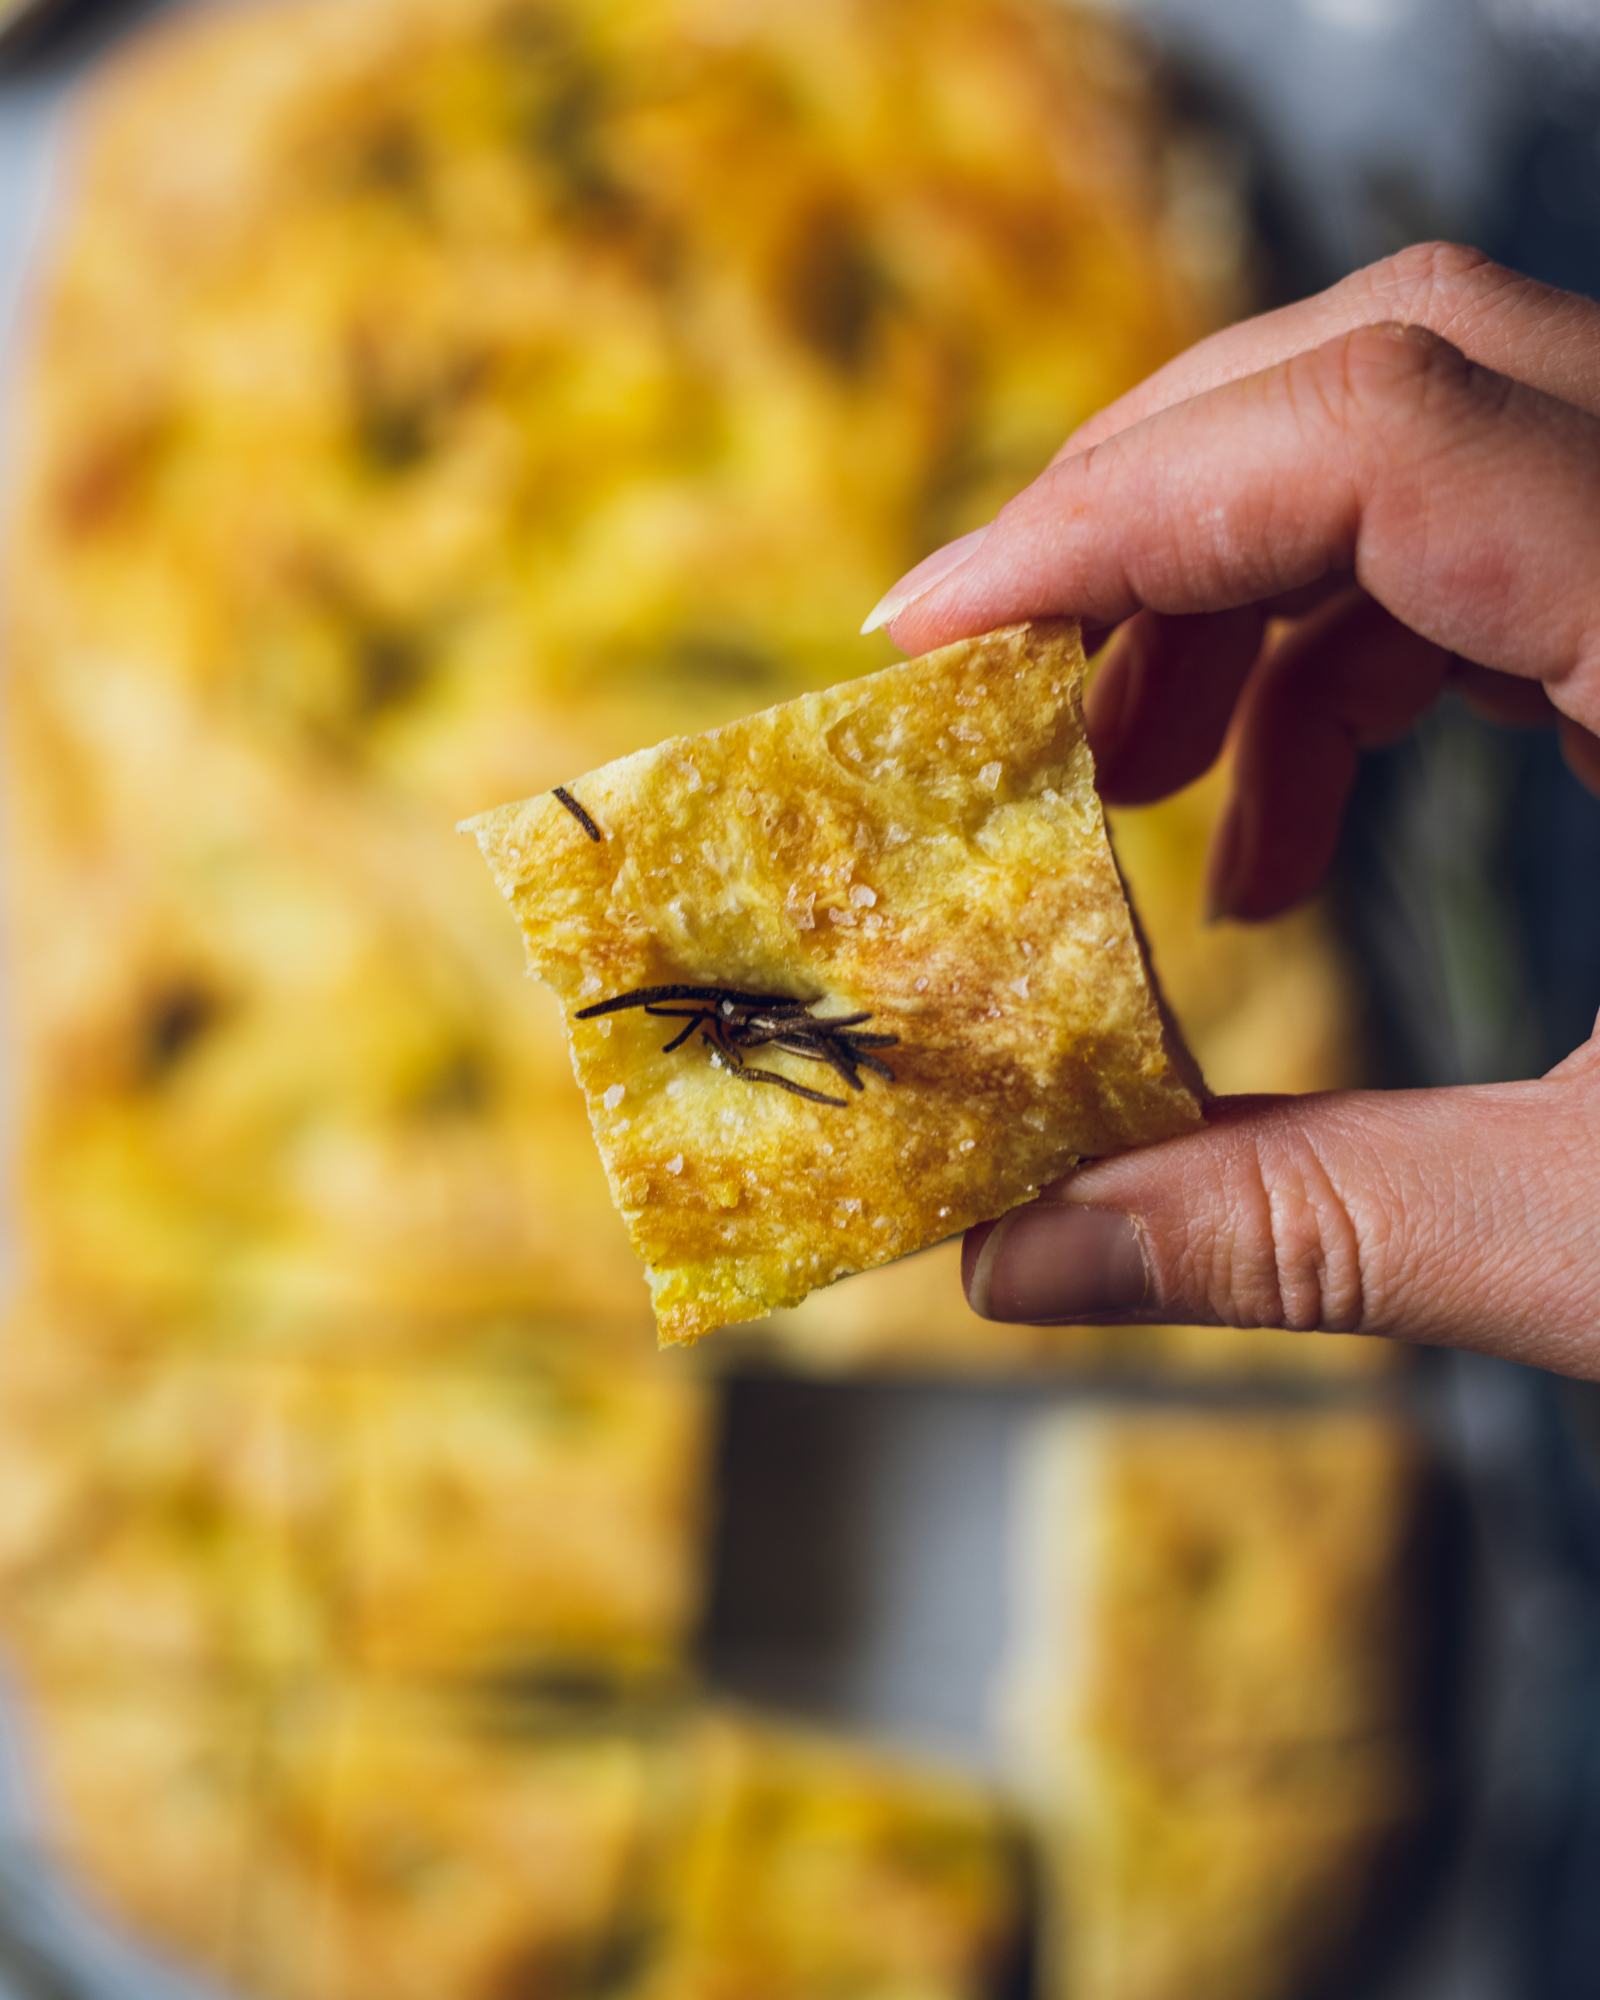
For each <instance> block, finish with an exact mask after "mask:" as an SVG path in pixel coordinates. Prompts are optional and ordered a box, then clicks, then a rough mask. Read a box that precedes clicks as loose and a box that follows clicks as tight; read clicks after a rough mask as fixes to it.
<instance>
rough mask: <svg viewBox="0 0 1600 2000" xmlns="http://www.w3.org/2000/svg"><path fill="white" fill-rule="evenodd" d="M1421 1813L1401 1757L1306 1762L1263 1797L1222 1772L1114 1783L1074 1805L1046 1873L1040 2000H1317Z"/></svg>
mask: <svg viewBox="0 0 1600 2000" xmlns="http://www.w3.org/2000/svg"><path fill="white" fill-rule="evenodd" d="M1424 1797H1425V1790H1424V1785H1423V1781H1422V1777H1421V1774H1420V1772H1419V1770H1418V1767H1417V1764H1416V1761H1415V1759H1414V1757H1413V1756H1412V1755H1411V1753H1410V1752H1409V1751H1408V1749H1407V1747H1406V1746H1405V1745H1404V1744H1385V1743H1377V1744H1363V1745H1359V1746H1355V1747H1348V1748H1347V1747H1341V1748H1339V1749H1338V1750H1336V1751H1333V1752H1327V1751H1324V1752H1322V1753H1317V1752H1312V1753H1310V1754H1308V1755H1306V1756H1303V1757H1300V1758H1298V1759H1295V1760H1293V1762H1292V1763H1289V1764H1287V1765H1286V1766H1285V1767H1284V1768H1283V1769H1282V1770H1281V1772H1280V1773H1279V1776H1278V1780H1277V1782H1275V1783H1273V1784H1271V1785H1262V1784H1260V1783H1259V1782H1246V1783H1244V1784H1242V1785H1241V1784H1240V1783H1239V1782H1238V1778H1237V1774H1236V1773H1232V1772H1229V1771H1227V1770H1222V1771H1217V1772H1213V1773H1210V1774H1208V1775H1207V1776H1206V1777H1205V1778H1203V1779H1201V1780H1198V1781H1191V1782H1187V1783H1183V1782H1180V1783H1176V1784H1175V1783H1174V1782H1173V1781H1172V1780H1171V1778H1170V1777H1167V1776H1165V1775H1159V1776H1158V1775H1156V1774H1153V1773H1151V1772H1148V1771H1141V1772H1122V1773H1119V1774H1118V1776H1117V1778H1116V1780H1115V1781H1114V1782H1108V1783H1107V1784H1106V1786H1105V1788H1104V1789H1103V1790H1101V1791H1098V1792H1096V1793H1095V1794H1093V1795H1092V1797H1091V1798H1085V1799H1082V1800H1080V1801H1079V1802H1078V1808H1077V1811H1076V1812H1075V1813H1074V1814H1073V1816H1072V1818H1071V1823H1070V1828H1069V1830H1068V1831H1067V1832H1066V1833H1065V1834H1064V1836H1063V1837H1062V1838H1060V1839H1059V1840H1058V1842H1057V1843H1056V1844H1055V1846H1054V1848H1053V1851H1052V1852H1051V1854H1050V1856H1049V1859H1048V1861H1047V1863H1046V1870H1045V1890H1046V1897H1047V1900H1048V1901H1049V1902H1050V1903H1051V1904H1053V1905H1054V1909H1055V1921H1054V1924H1053V1926H1052V1928H1051V1929H1050V1930H1048V1931H1047V1933H1046V1937H1045V1941H1044V1952H1043V1958H1044V1964H1045V1970H1046V1979H1045V1983H1044V1986H1043V1989H1042V1990H1043V1991H1045V1992H1047V1993H1049V1994H1052V1995H1059V1996H1062V2000H1075V1996H1077V1995H1080V1994H1091V1995H1093V1996H1094V2000H1174V1996H1175V1995H1182V1996H1183V2000H1284V1996H1285V1995H1286V1994H1298V1993H1300V1992H1301V1991H1303V1990H1306V1989H1307V1988H1308V1986H1309V1987H1311V1988H1313V1989H1314V1990H1316V1991H1319V1992H1320V1991H1322V1990H1324V1983H1325V1982H1326V1981H1328V1980H1329V1977H1330V1974H1331V1975H1334V1976H1335V1977H1337V1975H1338V1974H1340V1973H1342V1972H1346V1971H1352V1972H1353V1971H1356V1970H1357V1969H1358V1968H1359V1961H1360V1958H1361V1952H1362V1948H1363V1946H1364V1945H1365V1944H1367V1943H1368V1941H1369V1935H1370V1927H1371V1920H1372V1919H1373V1918H1374V1917H1375V1916H1376V1915H1377V1913H1378V1911H1379V1909H1380V1907H1381V1904H1382V1901H1383V1897H1384V1894H1385V1891H1386V1890H1387V1889H1388V1888H1390V1887H1391V1886H1392V1884H1393V1882H1394V1880H1395V1879H1397V1878H1399V1879H1403V1863H1404V1860H1405V1855H1406V1851H1407V1848H1408V1846H1409V1845H1410V1843H1411V1841H1412V1839H1413V1837H1414V1836H1415V1834H1416V1831H1417V1829H1418V1825H1419V1823H1420V1818H1421V1810H1422V1802H1423V1799H1424ZM1329 1990H1332V1989H1331V1988H1329ZM1338 1990H1340V1991H1358V1990H1361V1988H1360V1981H1359V1980H1356V1981H1354V1982H1352V1984H1350V1985H1348V1986H1341V1987H1340V1988H1339V1989H1338Z"/></svg>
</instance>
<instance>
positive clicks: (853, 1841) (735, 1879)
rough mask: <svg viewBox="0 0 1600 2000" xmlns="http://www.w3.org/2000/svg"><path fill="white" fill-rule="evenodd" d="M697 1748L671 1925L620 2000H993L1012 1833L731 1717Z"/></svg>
mask: <svg viewBox="0 0 1600 2000" xmlns="http://www.w3.org/2000/svg"><path fill="white" fill-rule="evenodd" d="M692 1744H693V1780H694V1782H693V1811H692V1816H691V1819H690V1821H689V1825H688V1828H687V1830H686V1833H685V1836H684V1837H683V1838H682V1839H681V1840H680V1841H679V1843H678V1844H677V1851H676V1853H675V1854H674V1857H673V1861H672V1867H671V1872H670V1877H669V1881H668V1885H667V1898H666V1900H667V1905H668V1910H669V1921H668V1922H667V1924H666V1925H665V1927H664V1939H663V1945H662V1949H661V1950H660V1952H659V1953H658V1954H657V1956H656V1958H655V1960H654V1962H653V1963H652V1964H651V1966H650V1967H649V1969H648V1971H647V1973H646V1975H645V1976H644V1977H643V1978H642V1979H641V1980H639V1982H638V1983H637V1985H630V1986H629V1987H628V1988H627V1994H628V2000H744V1996H748V1995H760V1996H761V2000H818V1996H821V1995H829V1994H845V1993H858V1994H866V1993H874V1994H876V1993H886V1994H887V1993H895V1994H899V1993H905V1994H908V1995H909V1994H917V1995H926V1996H927V1997H928V2000H980V1996H984V1995H988V1994H992V1993H994V1992H995V1991H996V1990H997V1988H998V1986H999V1984H1000V1980H1001V1976H1002V1974H1003V1973H1004V1971H1005V1970H1006V1968H1007V1963H1008V1954H1009V1953H1010V1952H1011V1951H1012V1949H1013V1947H1014V1944H1015V1936H1016V1929H1017V1923H1018V1917H1019V1914H1020V1911H1019V1904H1020V1888H1021V1884H1020V1881H1019V1870H1018V1865H1017V1863H1018V1855H1017V1852H1016V1829H1015V1827H1014V1826H1013V1824H1012V1823H1011V1821H1010V1818H1009V1816H1008V1815H1007V1814H1006V1813H1005V1812H1004V1811H1003V1810H1002V1809H1001V1807H1000V1806H999V1805H998V1803H997V1801H996V1800H995V1799H994V1797H993V1796H991V1795H990V1794H989V1793H988V1792H987V1791H986V1790H985V1789H984V1788H983V1787H981V1786H979V1785H977V1784H975V1783H973V1782H972V1781H971V1780H969V1779H965V1778H962V1777H958V1776H955V1775H952V1774H950V1773H945V1772H941V1771H939V1770H937V1769H928V1768H925V1767H922V1766H919V1765H915V1764H911V1763H909V1762H907V1761H905V1760H901V1759H896V1758H893V1757H890V1756H885V1755H883V1754H880V1753H874V1752H871V1751H868V1750H866V1749H864V1748H862V1747H861V1746H859V1745H856V1744H852V1743H849V1742H846V1741H843V1740H841V1739H838V1738H833V1737H828V1736H825V1735H823V1734H821V1733H820V1732H819V1731H816V1730H803V1729H798V1728H793V1727H785V1726H782V1725H779V1724H774V1723H771V1722H768V1721H765V1720H762V1719H761V1718H758V1717H755V1716H751V1715H745V1714H741V1713H739V1712H737V1711H735V1710H729V1709H717V1710H710V1711H707V1712H706V1713H704V1714H703V1715H702V1716H701V1717H700V1718H698V1720H697V1722H696V1725H695V1728H694V1731H693V1737H692ZM864 1916H866V1917H868V1919H869V1920H867V1921H863V1917H864Z"/></svg>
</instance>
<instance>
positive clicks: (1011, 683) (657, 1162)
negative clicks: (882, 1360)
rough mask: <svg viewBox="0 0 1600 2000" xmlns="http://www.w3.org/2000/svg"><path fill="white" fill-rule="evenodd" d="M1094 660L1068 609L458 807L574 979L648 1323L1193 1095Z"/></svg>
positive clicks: (1016, 1174)
mask: <svg viewBox="0 0 1600 2000" xmlns="http://www.w3.org/2000/svg"><path fill="white" fill-rule="evenodd" d="M1083 674H1084V660H1083V651H1082V648H1081V646H1080V644H1079V639H1078V632H1077V628H1076V627H1075V626H1072V625H1066V624H1055V625H1032V626H1029V625H1022V626H1015V627H1012V628H1009V629H1007V630H1005V631H1001V632H992V633H990V634H988V635H987V636H986V637H984V638H981V639H974V640H969V641H965V642H963V643H961V644H959V645H955V646H949V647H946V648H944V649H943V650H942V651H940V652H937V653H931V654H928V655H926V656H925V657H924V658H922V659H919V660H913V661H908V662H906V663H904V664H902V665H899V666H894V667H890V668H887V669H886V670H884V671H883V672H881V673H877V674H871V675H868V676H866V677H864V678H863V679H861V680H857V681H851V682H848V683H845V684H844V685H842V686H840V687H836V688H832V689H829V690H828V691H826V692H824V693H820V694H814V695H806V696H804V697H802V698H801V699H800V700H798V701H792V702H788V703H785V704H783V705H782V706H780V707H777V708H771V709H767V710H765V711H763V712H762V713H761V714H759V715H753V716H748V717H746V718H744V719H743V720H741V721H739V722H735V723H730V724H728V725H727V726H726V727H724V728H721V729H715V730H712V731H710V732H709V733H708V734H706V735H704V736H698V737H693V738H677V739H674V740H672V741H670V742H667V743H663V744H661V745H659V746H658V747H657V748H656V749H654V750H646V751H641V752H639V753H637V754H636V755H634V756H631V757H624V758H621V759H619V761H618V762H616V763H614V764H608V765H606V766H605V767H604V768H602V769H601V770H598V771H595V772H592V773H591V774H590V775H589V776H588V777H587V778H584V779H581V780H575V781H574V785H573V788H572V790H571V791H570V792H568V791H559V792H557V793H551V794H545V795H542V796H540V797H538V798H534V799H529V800H525V801H524V802H522V803H521V804H518V805H508V806H502V807H500V808H498V809H497V810H495V811H492V812H488V813H485V814H483V815H481V816H480V817H479V818H477V819H475V820H472V821H470V822H468V830H470V831H471V832H473V833H474V834H475V835H476V836H477V839H478V842H479V844H480V846H481V847H482V849H483V853H484V856H485V858H486V860H487V861H488V863H489V866H490V868H491V870H492V871H493V874H494V876H495V879H496V881H497V882H498V883H499V885H500V888H501V890H502V892H503V893H504V894H505V896H506V897H507V899H508V900H509V901H510V903H511V905H512V907H513V908H514V909H515V911H516V913H517V917H518V919H519V921H520V922H521V925H522V929H523V935H524V937H525V939H526V941H527V947H528V955H529V959H530V962H531V965H532V968H533V970H534V972H535V973H537V974H538V976H539V977H540V978H541V979H543V980H545V981H546V983H547V984H549V985H550V986H551V987H553V988H554V990H555V992H556V994H557V995H558V997H559V998H560V1000H561V1001H562V1004H563V1005H564V1007H565V1008H566V1009H567V1013H568V1026H569V1031H570V1034H571V1037H572V1051H573V1062H574V1067H575V1069H576V1071H577V1074H578V1079H579V1081H580V1082H581V1084H582V1085H583V1088H584V1090H585V1092H586V1094H587V1097H588V1103H589V1111H590V1116H591V1119H592V1122H593V1125H594V1131H595V1137H596V1140H597V1141H598V1143H599V1147H600V1152H601V1156H602V1158H603V1160H604V1162H605V1167H606V1172H607V1175H608V1177H609V1179H610V1183H611V1190H612V1194H613V1196H614V1198H615V1200H616V1202H617V1205H618V1207H619V1208H620V1210H621V1211H622V1214H623V1217H624V1219H625V1220H626V1222H627V1224H628V1228H629V1231H630V1233H631V1235H632V1239H633V1243H634V1247H635V1249H636V1250H637V1251H638V1252H639V1254H640V1256H641V1257H642V1258H643V1260H644V1263H645V1265H646V1269H647V1273H648V1276H649V1280H650V1286H651V1290H652V1293H653V1295H654V1301H655V1310H656V1320H657V1324H658V1326H659V1328H660V1330H661V1334H662V1336H663V1338H664V1339H666V1340H669V1341H676V1340H685V1341H686V1340H693V1339H695V1338H697V1337H698V1336H699V1335H700V1334H702V1333H705V1332H707V1331H709V1330H710V1329H711V1328H713V1327H717V1326H720V1325H724V1324H726V1323H727V1322H729V1321H733V1320H741V1319H753V1318H758V1317H760V1316H761V1315H762V1314H764V1313H767V1312H769V1311H771V1310H772V1309H773V1308H774V1307H777V1306H787V1305H793V1304H795V1303H796V1302H797V1301H798V1300H800V1299H802V1298H804V1297H805V1296H806V1294H807V1293H808V1292H810V1291H813V1290H814V1289H816V1288H817V1287H818V1286H821V1285H826V1284H830V1283H831V1282H832V1281H833V1280H834V1279H836V1278H842V1277H844V1276H846V1275H847V1274H848V1273H850V1272H852V1271H861V1270H866V1269H868V1268H870V1267H872V1266H874V1265H878V1264H885V1263H888V1262H889V1261H890V1260H891V1259H893V1258H896V1257H901V1256H904V1255H905V1254H906V1253H907V1252H909V1251H912V1250H916V1249H919V1248H921V1247H922V1246H923V1245H924V1244H927V1243H931V1242H934V1241H937V1240H938V1239H939V1238H941V1237H945V1236H950V1235H952V1234H954V1233H955V1232H956V1231H957V1230H960V1229H963V1228H965V1227H966V1226H967V1225H968V1224H970V1223H974V1222H979V1221H982V1220H983V1219H985V1218H986V1217H989V1216H993V1215H998V1214H999V1213H1001V1212H1002V1211H1003V1210H1005V1209H1008V1208H1011V1207H1013V1206H1015V1205H1016V1204H1017V1203H1018V1202H1021V1201H1025V1200H1027V1199H1028V1198H1029V1197H1030V1196H1031V1195H1033V1194H1034V1193H1035V1192H1036V1191H1037V1189H1038V1188H1039V1187H1040V1186H1041V1185H1042V1184H1043V1183H1044V1182H1046V1181H1047V1180H1049V1179H1050V1178H1051V1177H1052V1176H1054V1175H1057V1174H1060V1173H1061V1172H1063V1171H1064V1170H1065V1169H1067V1168H1068V1167H1070V1166H1071V1165H1072V1164H1073V1163H1074V1162H1075V1161H1076V1160H1078V1159H1081V1158H1083V1157H1085V1156H1089V1155H1094V1154H1100V1153H1108V1152H1114V1151H1116V1150H1117V1149H1119V1148H1121V1147H1125V1146H1130V1145H1136V1144H1139V1143H1140V1142H1142V1141H1146V1140H1151V1139H1158V1138H1163V1137H1166V1136H1168V1135H1170V1134H1173V1133H1177V1132H1183V1131H1186V1130H1188V1129H1189V1128H1191V1127H1192V1126H1194V1125H1196V1124H1198V1123H1199V1121H1200V1115H1201V1114H1200V1107H1199V1103H1198V1100H1197V1096H1196V1088H1195V1081H1196V1080H1195V1079H1194V1077H1193V1073H1192V1068H1191V1066H1190V1065H1189V1063H1188V1061H1187V1058H1186V1057H1185V1056H1184V1055H1183V1053H1182V1051H1181V1049H1179V1048H1178V1047H1177V1046H1176V1045H1175V1042H1174V1040H1173V1038H1172V1037H1171V1036H1170V1035H1169V1033H1168V1031H1167V1027H1166V1024H1165V1022H1164V1019H1163V1015H1162V1010H1161V1007H1160V1003H1159V1001H1158V999H1157V996H1156V994H1155V992H1154V989H1153V986H1152V983H1151V978H1150V973H1149V968H1148V966H1147V964H1146V962H1145V955H1144V951H1143V947H1142V945H1141V943H1140V939H1139V936H1138V933H1137V930H1136V928H1135V925H1134V922H1133V919H1132V916H1131V913H1130V911H1129V908H1128V904H1127V899H1126V896H1125V893H1124V890H1123V886H1122V882H1121V879H1120V877H1119V875H1118V872H1117V865H1116V861H1115V858H1114V856H1113V854H1112V851H1111V847H1110V843H1109V840H1108V837H1107V833H1106V826H1105V818H1104V814H1103V812H1102V810H1101V806H1100V800H1099V797H1098V796H1097V794H1096V792H1095V788H1094V766H1093V760H1092V758H1091V755H1090V751H1089V747H1088V743H1087V741H1086V740H1085V737H1084V731H1083V721H1082V711H1081V702H1080V697H1081V690H1082V684H1083ZM663 989H665V990H663ZM647 1001H650V1002H651V1003H652V1004H653V1006H654V1009H655V1011H653V1012H652V1011H647V1010H646V1004H645V1003H646V1002H647ZM663 1017H664V1018H663ZM752 1085H754V1086H756V1087H751V1086H752Z"/></svg>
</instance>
